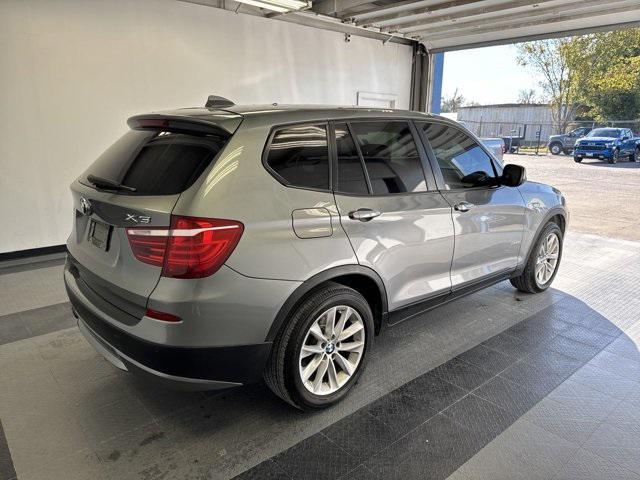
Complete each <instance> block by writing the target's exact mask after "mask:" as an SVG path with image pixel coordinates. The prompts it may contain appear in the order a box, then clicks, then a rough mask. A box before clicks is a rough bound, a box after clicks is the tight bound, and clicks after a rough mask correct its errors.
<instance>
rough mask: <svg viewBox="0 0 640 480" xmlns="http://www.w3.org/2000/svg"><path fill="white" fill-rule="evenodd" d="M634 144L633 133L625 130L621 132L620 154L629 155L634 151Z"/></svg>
mask: <svg viewBox="0 0 640 480" xmlns="http://www.w3.org/2000/svg"><path fill="white" fill-rule="evenodd" d="M635 147H636V145H635V142H634V140H633V132H632V131H631V130H630V129H628V128H625V129H624V130H622V154H623V155H631V154H633V152H634V151H635Z"/></svg>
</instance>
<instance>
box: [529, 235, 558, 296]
mask: <svg viewBox="0 0 640 480" xmlns="http://www.w3.org/2000/svg"><path fill="white" fill-rule="evenodd" d="M559 254H560V239H559V238H558V235H556V234H555V233H550V234H549V235H547V236H546V237H545V239H544V240H543V241H542V243H540V248H539V249H538V256H537V258H536V269H535V273H536V282H537V283H538V286H542V285H545V284H546V283H547V282H549V280H551V277H553V273H554V272H555V271H556V268H557V266H558V256H559Z"/></svg>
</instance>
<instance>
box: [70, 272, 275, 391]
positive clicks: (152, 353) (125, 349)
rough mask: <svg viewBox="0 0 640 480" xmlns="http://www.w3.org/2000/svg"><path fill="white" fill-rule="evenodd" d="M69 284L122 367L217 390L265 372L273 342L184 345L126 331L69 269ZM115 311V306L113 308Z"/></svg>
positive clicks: (86, 330)
mask: <svg viewBox="0 0 640 480" xmlns="http://www.w3.org/2000/svg"><path fill="white" fill-rule="evenodd" d="M64 280H65V286H66V289H67V294H68V296H69V300H70V301H71V305H72V306H73V310H74V314H75V315H76V317H77V318H78V326H79V328H80V331H81V332H82V334H83V335H84V336H85V338H86V339H87V340H88V341H89V343H90V344H91V345H92V346H93V347H94V348H95V349H96V350H97V351H98V352H99V353H101V354H102V355H103V356H104V357H105V358H106V359H107V360H108V361H110V362H111V363H112V364H113V365H115V366H116V367H118V368H120V369H122V370H127V371H130V372H132V373H136V374H139V375H143V376H146V377H152V378H154V379H155V380H156V381H158V382H160V383H162V384H165V385H167V386H169V387H172V388H178V389H182V390H217V389H223V388H229V387H235V386H239V385H242V384H246V383H253V382H255V381H258V380H259V379H260V378H261V377H262V373H263V370H264V368H265V365H266V363H267V359H268V357H269V354H270V352H271V345H272V344H271V343H270V342H265V343H260V344H252V345H237V346H226V347H183V346H171V345H163V344H158V343H152V342H149V341H147V340H143V339H141V338H138V337H135V336H134V335H131V334H130V333H128V332H125V331H123V330H121V329H119V328H117V327H115V326H114V325H113V324H112V323H114V322H109V321H107V320H106V319H105V318H103V317H104V316H106V314H105V313H103V312H101V311H100V310H99V309H98V308H97V306H96V305H93V304H92V303H91V302H90V300H89V299H88V298H87V297H86V296H85V295H84V294H83V293H82V291H81V290H80V289H79V288H78V285H77V284H76V279H75V277H73V275H71V274H70V273H69V272H68V271H67V270H65V275H64ZM110 313H111V314H113V312H110Z"/></svg>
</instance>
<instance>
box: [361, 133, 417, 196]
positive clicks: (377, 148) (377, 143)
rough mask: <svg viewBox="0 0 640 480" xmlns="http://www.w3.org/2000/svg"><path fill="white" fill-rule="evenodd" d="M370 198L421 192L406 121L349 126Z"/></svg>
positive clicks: (414, 150)
mask: <svg viewBox="0 0 640 480" xmlns="http://www.w3.org/2000/svg"><path fill="white" fill-rule="evenodd" d="M351 128H352V129H353V133H354V135H355V136H356V138H357V141H358V144H359V145H360V150H361V151H362V156H363V158H364V163H365V165H366V168H367V173H368V174H369V180H370V181H371V188H372V189H373V194H374V195H386V194H389V193H403V192H425V191H426V190H427V184H426V180H425V177H424V171H423V170H422V164H421V162H420V156H419V154H418V149H417V148H416V144H415V141H414V139H413V135H412V134H411V130H410V129H409V124H408V123H406V122H362V123H352V124H351Z"/></svg>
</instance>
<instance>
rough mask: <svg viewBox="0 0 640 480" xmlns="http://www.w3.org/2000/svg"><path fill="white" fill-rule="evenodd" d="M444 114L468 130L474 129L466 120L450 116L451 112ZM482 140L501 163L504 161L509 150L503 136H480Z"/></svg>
mask: <svg viewBox="0 0 640 480" xmlns="http://www.w3.org/2000/svg"><path fill="white" fill-rule="evenodd" d="M443 115H444V116H447V118H450V119H452V120H455V121H456V122H458V123H459V124H460V125H462V126H463V127H464V128H466V129H467V130H469V131H473V130H472V129H471V128H469V125H467V123H466V122H464V121H458V119H457V118H453V117H451V116H450V115H451V114H449V115H447V114H443ZM456 117H457V115H456ZM480 141H481V142H482V144H483V145H484V146H485V147H487V150H489V151H490V152H491V153H492V154H493V156H494V157H495V159H496V160H498V161H499V162H500V164H503V163H504V162H503V161H502V156H503V155H504V153H505V152H506V151H507V146H506V145H505V143H504V140H503V139H502V138H480Z"/></svg>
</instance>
